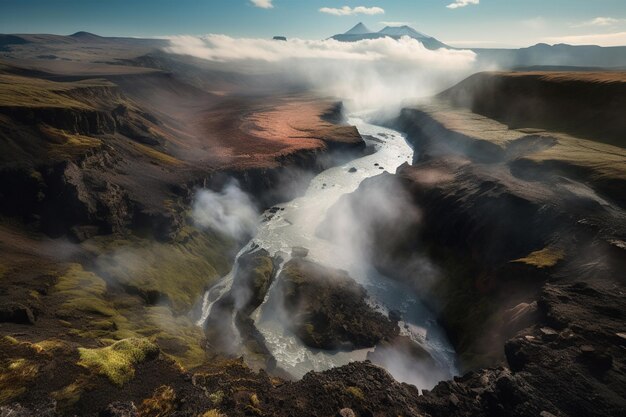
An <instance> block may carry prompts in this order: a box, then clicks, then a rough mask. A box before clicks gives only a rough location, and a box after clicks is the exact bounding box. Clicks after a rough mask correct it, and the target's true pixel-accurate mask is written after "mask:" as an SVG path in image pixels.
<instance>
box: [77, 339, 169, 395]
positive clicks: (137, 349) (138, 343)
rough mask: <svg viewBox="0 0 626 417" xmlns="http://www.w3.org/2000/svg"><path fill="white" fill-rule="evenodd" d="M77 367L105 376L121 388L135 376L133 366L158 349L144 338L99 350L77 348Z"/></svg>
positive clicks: (154, 354) (121, 341)
mask: <svg viewBox="0 0 626 417" xmlns="http://www.w3.org/2000/svg"><path fill="white" fill-rule="evenodd" d="M78 352H79V354H80V360H79V362H78V364H79V365H81V366H84V367H85V368H89V369H92V370H94V371H95V372H97V373H99V374H101V375H104V376H106V377H107V378H109V380H110V381H111V382H112V383H114V384H115V385H118V386H122V385H124V383H125V382H128V381H130V380H131V379H133V378H134V376H135V365H136V364H138V363H141V362H143V361H145V360H146V359H148V358H151V357H154V356H156V355H158V353H159V347H158V346H156V345H155V344H154V343H152V342H150V341H149V340H148V339H145V338H131V339H124V340H120V341H119V342H116V343H114V344H112V345H111V346H107V347H104V348H99V349H86V348H79V349H78Z"/></svg>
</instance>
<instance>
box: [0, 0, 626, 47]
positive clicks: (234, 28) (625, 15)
mask: <svg viewBox="0 0 626 417" xmlns="http://www.w3.org/2000/svg"><path fill="white" fill-rule="evenodd" d="M254 3H257V5H255V4H254ZM453 3H457V5H458V6H461V7H456V8H452V7H448V6H450V5H451V4H453ZM476 3H478V4H476ZM259 6H261V7H259ZM269 6H271V7H269ZM343 7H348V8H349V9H342V10H341V11H338V10H337V9H341V8H343ZM324 8H325V9H324ZM320 9H323V10H325V12H322V11H320ZM383 11H384V13H383ZM359 21H362V22H364V23H365V24H366V25H368V26H369V27H370V28H371V29H375V30H378V29H380V28H382V26H383V25H384V23H382V22H403V23H408V24H410V25H411V26H413V27H415V28H416V29H417V30H419V31H421V32H424V33H427V34H429V35H431V36H435V37H437V38H438V39H440V40H442V41H444V42H448V43H450V44H452V45H454V46H494V47H498V46H503V47H504V46H528V45H531V44H535V43H537V42H542V41H543V42H548V43H557V42H567V43H596V44H607V45H609V44H625V45H626V0H0V33H58V34H69V33H73V32H76V31H78V30H87V31H90V32H94V33H97V34H101V35H118V36H166V35H177V34H193V35H199V34H207V33H223V34H227V35H231V36H237V37H271V36H273V35H285V36H288V37H299V38H306V39H321V38H326V37H328V36H331V35H333V34H335V33H339V32H344V31H346V30H347V29H349V28H350V27H351V26H353V25H354V24H356V23H358V22H359Z"/></svg>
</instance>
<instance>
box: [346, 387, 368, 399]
mask: <svg viewBox="0 0 626 417" xmlns="http://www.w3.org/2000/svg"><path fill="white" fill-rule="evenodd" d="M346 392H347V393H348V394H350V395H351V396H353V397H354V398H356V399H357V400H360V401H363V400H364V399H365V395H364V394H363V391H361V389H360V388H358V387H347V388H346Z"/></svg>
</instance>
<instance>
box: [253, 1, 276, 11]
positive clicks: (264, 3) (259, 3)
mask: <svg viewBox="0 0 626 417" xmlns="http://www.w3.org/2000/svg"><path fill="white" fill-rule="evenodd" d="M272 1H273V0H250V3H252V5H253V6H254V7H260V8H261V9H272V8H274V5H273V4H272Z"/></svg>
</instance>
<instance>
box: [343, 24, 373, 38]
mask: <svg viewBox="0 0 626 417" xmlns="http://www.w3.org/2000/svg"><path fill="white" fill-rule="evenodd" d="M368 33H372V31H371V30H369V28H368V27H367V26H365V25H364V24H363V23H361V22H359V23H358V24H357V25H356V26H355V27H353V28H352V29H350V30H349V31H347V32H346V33H344V35H366V34H368Z"/></svg>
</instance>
